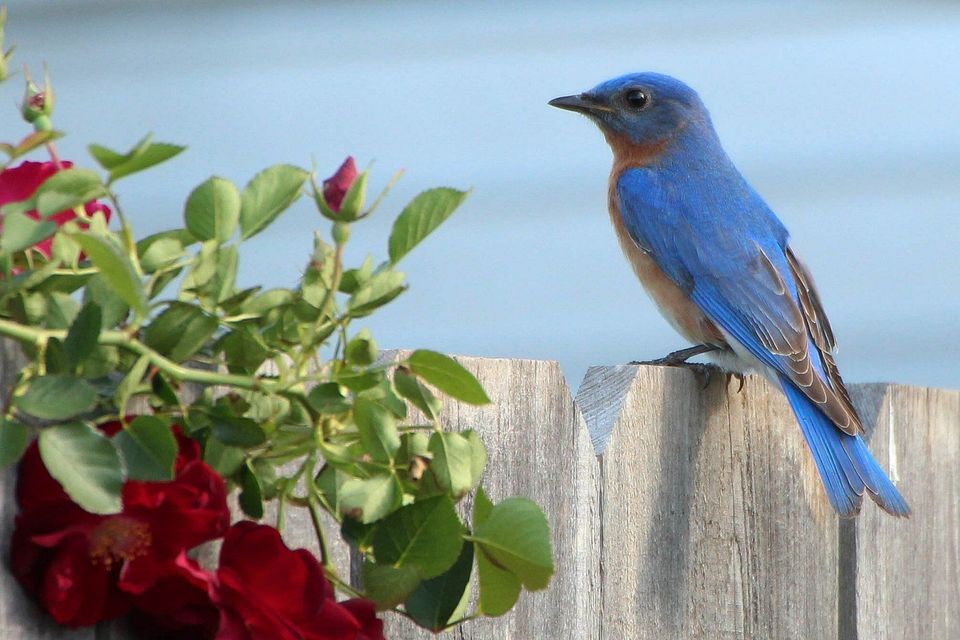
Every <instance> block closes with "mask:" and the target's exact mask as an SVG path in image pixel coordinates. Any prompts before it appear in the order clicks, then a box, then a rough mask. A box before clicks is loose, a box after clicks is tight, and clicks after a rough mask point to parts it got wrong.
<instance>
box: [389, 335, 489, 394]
mask: <svg viewBox="0 0 960 640" xmlns="http://www.w3.org/2000/svg"><path fill="white" fill-rule="evenodd" d="M407 365H408V366H409V367H410V369H412V370H413V372H414V373H416V374H417V375H418V376H420V377H421V378H423V379H424V380H426V381H427V382H429V383H430V384H432V385H433V386H435V387H436V388H437V389H439V390H440V391H443V392H444V393H445V394H447V395H449V396H452V397H454V398H456V399H457V400H460V401H462V402H466V403H468V404H476V405H480V404H488V403H489V402H490V398H489V397H487V393H486V392H485V391H484V390H483V386H481V384H480V382H479V381H478V380H477V379H476V378H475V377H474V375H473V374H472V373H470V372H469V371H467V370H466V369H464V368H463V366H461V365H460V363H458V362H457V361H456V360H454V359H453V358H451V357H450V356H446V355H444V354H442V353H437V352H436V351H427V350H426V349H418V350H417V351H414V352H413V353H412V354H410V358H409V359H408V360H407Z"/></svg>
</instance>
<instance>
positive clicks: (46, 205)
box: [37, 169, 106, 218]
mask: <svg viewBox="0 0 960 640" xmlns="http://www.w3.org/2000/svg"><path fill="white" fill-rule="evenodd" d="M105 194H106V189H104V186H103V183H102V182H100V176H98V175H97V172H96V171H91V170H90V169H65V170H63V171H58V172H57V173H55V174H53V175H52V176H50V177H49V178H47V179H46V181H44V183H43V184H42V185H41V186H40V188H39V189H38V190H37V211H38V212H39V213H40V217H42V218H46V217H49V216H51V215H53V214H54V213H60V212H61V211H67V210H68V209H73V208H74V207H79V206H82V205H84V204H86V203H88V202H90V201H92V200H96V199H97V198H100V197H102V196H103V195H105Z"/></svg>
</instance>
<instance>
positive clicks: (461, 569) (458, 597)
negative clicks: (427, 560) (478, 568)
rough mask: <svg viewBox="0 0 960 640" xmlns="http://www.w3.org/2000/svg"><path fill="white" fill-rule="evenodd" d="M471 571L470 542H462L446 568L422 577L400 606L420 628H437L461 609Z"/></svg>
mask: <svg viewBox="0 0 960 640" xmlns="http://www.w3.org/2000/svg"><path fill="white" fill-rule="evenodd" d="M472 571H473V545H472V544H471V543H469V542H468V543H466V544H464V545H463V548H462V549H461V550H460V556H459V557H458V558H457V561H456V562H454V563H453V566H452V567H450V568H449V569H448V570H447V571H445V572H444V573H442V574H440V575H439V576H437V577H436V578H431V579H430V580H424V581H423V582H422V583H420V586H419V587H417V589H416V590H415V591H414V592H413V593H411V594H410V596H409V597H408V598H407V600H406V602H405V603H404V609H406V611H407V613H408V614H410V616H411V617H412V618H413V619H414V621H415V622H416V623H417V624H419V625H420V626H421V627H425V628H427V629H430V630H431V631H440V630H441V629H443V628H444V627H446V626H447V624H448V623H450V622H451V621H452V620H453V619H454V618H455V617H459V616H458V615H457V612H458V611H459V610H462V609H463V608H464V607H465V606H466V603H467V600H469V595H470V574H471V573H472Z"/></svg>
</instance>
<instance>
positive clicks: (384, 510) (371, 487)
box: [340, 475, 402, 524]
mask: <svg viewBox="0 0 960 640" xmlns="http://www.w3.org/2000/svg"><path fill="white" fill-rule="evenodd" d="M401 495H402V490H401V487H400V483H399V482H398V481H397V479H396V477H394V476H392V475H382V476H374V477H373V478H351V479H350V480H347V481H346V482H344V483H343V487H342V488H341V492H340V508H341V510H342V511H343V514H344V515H346V516H348V517H350V518H353V519H355V520H359V521H360V522H363V523H364V524H369V523H371V522H374V521H376V520H379V519H380V518H382V517H383V516H385V515H387V514H388V513H390V512H391V511H393V510H394V509H396V508H397V507H399V506H400V498H401Z"/></svg>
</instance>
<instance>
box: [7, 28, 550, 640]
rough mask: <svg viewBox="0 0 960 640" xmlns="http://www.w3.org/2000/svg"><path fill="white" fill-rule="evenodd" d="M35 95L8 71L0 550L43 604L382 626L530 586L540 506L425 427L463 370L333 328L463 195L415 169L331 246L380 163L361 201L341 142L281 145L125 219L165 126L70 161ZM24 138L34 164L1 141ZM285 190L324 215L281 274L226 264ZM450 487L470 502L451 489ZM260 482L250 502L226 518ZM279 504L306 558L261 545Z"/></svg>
mask: <svg viewBox="0 0 960 640" xmlns="http://www.w3.org/2000/svg"><path fill="white" fill-rule="evenodd" d="M4 17H5V13H4V12H2V11H0V27H2V26H3V19H4ZM2 33H3V30H2V28H0V39H2ZM0 51H2V42H0ZM9 57H10V52H9V51H8V52H5V53H2V54H0V80H2V79H3V77H5V74H6V71H5V70H6V68H7V63H8V62H9ZM53 106H54V100H53V92H52V89H51V84H50V82H49V79H47V80H45V82H44V86H43V87H42V88H41V87H38V86H36V85H35V84H34V83H33V82H32V80H30V78H29V74H27V92H26V97H25V100H24V103H23V105H22V109H21V112H22V114H23V116H24V118H25V119H26V120H27V122H29V123H30V124H31V125H32V127H33V131H32V132H31V133H29V134H28V135H27V136H25V137H24V138H23V139H21V140H20V141H19V142H17V143H0V151H2V152H3V153H5V154H6V155H7V162H5V163H0V217H2V221H0V224H2V233H0V337H2V338H4V339H8V340H14V341H16V342H17V343H18V344H19V345H20V347H21V348H22V351H23V354H24V355H25V359H26V364H25V365H24V366H23V367H22V368H21V369H20V371H19V372H18V373H17V375H16V376H15V380H14V381H13V383H12V386H11V388H9V389H5V390H4V397H5V399H6V401H5V403H4V404H3V412H2V415H0V465H7V464H13V463H16V462H17V461H18V460H19V461H20V475H19V482H18V491H17V496H18V502H19V506H20V513H19V514H18V516H17V519H16V524H15V531H14V535H13V540H12V544H11V556H10V566H11V568H12V570H13V572H14V574H15V576H16V578H17V580H19V582H20V583H21V584H22V585H23V587H24V589H25V590H26V591H27V592H28V593H29V594H31V595H32V596H33V597H35V598H36V599H37V600H38V601H39V602H40V604H41V605H42V606H43V607H44V608H45V609H46V610H47V611H48V612H49V613H50V615H51V616H52V617H53V618H54V619H55V620H56V621H57V622H59V623H61V624H65V625H69V626H86V625H92V624H95V623H97V622H99V621H102V620H107V619H110V618H113V617H116V616H119V615H122V614H124V613H128V612H129V613H130V614H131V615H133V616H134V619H135V620H136V621H139V622H138V624H140V625H141V626H140V628H141V629H144V630H148V631H150V633H152V634H153V635H156V636H157V637H164V638H170V637H182V638H218V639H219V640H261V639H263V640H266V639H268V638H269V639H273V638H281V639H286V638H290V639H291V640H292V639H293V638H305V639H306V638H313V639H330V640H380V639H381V638H383V636H384V631H383V626H384V623H383V620H382V618H380V617H379V616H378V612H381V611H394V612H396V613H398V614H401V615H403V617H404V618H405V619H408V620H411V621H413V622H415V623H416V624H419V625H421V626H423V627H425V628H427V629H430V630H432V631H436V632H439V631H442V630H444V629H447V628H449V627H452V626H456V625H458V624H460V623H462V622H464V621H466V620H469V619H471V618H473V617H476V616H480V615H489V616H498V615H502V614H504V613H506V612H507V611H508V610H510V609H511V608H512V607H513V605H514V603H515V602H516V601H517V598H518V597H519V596H520V593H521V591H522V589H523V588H526V589H528V590H538V589H544V588H546V587H547V585H548V583H549V581H550V577H551V575H552V573H553V559H552V549H551V547H550V532H549V527H548V524H547V521H546V518H545V517H544V515H543V513H542V511H541V510H540V509H539V507H537V505H536V504H534V503H533V502H532V501H530V500H528V499H526V498H522V497H511V498H505V499H503V500H501V501H500V502H498V503H497V504H494V503H492V502H491V501H490V500H489V499H488V497H487V496H486V494H485V493H484V492H483V490H482V487H481V482H482V480H483V475H484V472H485V468H486V462H487V451H486V448H485V447H484V445H483V442H482V441H481V438H480V436H479V435H478V433H476V432H474V431H472V430H468V431H464V432H462V433H455V432H451V431H448V430H447V429H445V428H444V424H445V419H446V415H447V414H446V413H445V409H444V402H445V401H450V400H453V401H458V402H463V403H467V404H473V405H483V404H486V403H488V402H490V399H489V398H488V397H487V395H486V392H485V391H484V389H483V387H482V386H481V385H480V383H479V382H478V381H477V380H476V378H474V376H473V375H472V374H471V373H470V372H469V371H467V370H466V369H465V368H464V367H463V366H461V365H460V364H459V363H458V362H457V361H456V360H454V359H452V358H450V357H448V356H446V355H443V354H440V353H436V352H433V351H428V350H423V349H420V350H415V351H413V352H410V353H408V354H406V355H403V356H397V355H395V356H393V357H383V356H382V355H381V353H380V350H379V348H378V346H377V344H376V342H375V340H374V338H373V336H372V335H371V333H370V331H369V330H368V329H366V328H358V326H357V325H358V323H360V322H363V321H364V319H365V318H367V317H368V316H370V315H371V314H374V313H376V312H378V310H379V309H381V308H382V307H383V306H385V305H387V304H389V303H391V302H392V301H393V300H395V299H396V298H397V297H399V296H400V295H402V294H403V293H404V291H406V289H407V284H406V282H405V278H404V275H403V273H401V272H400V271H399V270H398V265H399V263H400V262H401V261H402V260H403V259H404V258H405V256H406V255H407V254H409V253H410V252H411V251H412V250H414V249H415V248H416V247H418V246H419V245H420V244H421V243H422V242H423V241H424V240H425V239H426V238H427V236H429V235H430V234H431V233H432V232H434V231H435V230H436V229H437V228H438V227H439V226H440V225H441V224H442V223H443V222H444V221H445V220H446V219H447V218H448V217H449V216H450V215H451V214H452V213H453V212H454V210H455V209H456V208H457V207H458V206H459V205H460V204H461V203H462V202H463V201H464V199H465V198H466V197H467V195H468V194H467V192H465V191H460V190H457V189H452V188H435V189H428V190H426V191H423V192H421V193H420V194H419V195H417V196H416V197H415V198H413V200H412V201H411V202H410V203H408V204H407V205H406V206H405V207H404V208H403V209H402V210H401V212H400V213H399V215H398V216H397V218H396V219H395V221H394V223H393V225H392V228H391V232H390V237H389V240H388V244H387V251H386V253H387V256H386V258H385V259H384V260H382V261H379V262H377V263H375V262H374V260H373V258H372V257H368V258H367V259H366V260H365V261H364V262H362V263H361V264H358V265H355V266H352V267H348V266H347V265H346V264H345V261H344V254H345V245H346V244H347V242H348V241H349V239H350V236H351V232H352V229H353V226H354V225H355V224H358V223H360V222H362V221H363V220H365V219H366V218H368V217H369V216H370V215H371V214H372V213H373V212H374V210H375V209H377V207H378V206H379V204H380V203H381V201H382V200H383V198H384V196H385V195H386V194H387V192H388V191H389V189H390V187H391V185H392V184H393V182H392V181H391V182H389V183H388V184H387V185H386V187H384V189H383V191H382V192H381V194H380V196H379V197H377V198H375V199H374V200H373V203H372V204H370V205H368V204H367V198H366V195H367V185H368V179H369V175H368V172H367V171H358V169H357V166H356V163H355V162H354V160H353V158H351V157H348V158H347V159H346V160H345V161H344V162H343V163H342V164H341V165H340V167H339V169H338V170H337V171H336V172H334V174H333V175H332V176H330V177H329V178H327V179H325V180H318V176H317V175H316V173H315V172H310V171H307V170H305V169H302V168H300V167H296V166H293V165H290V164H276V165H273V166H271V167H268V168H267V169H264V170H263V171H261V172H260V173H258V174H256V175H255V176H254V177H253V178H251V179H250V181H249V182H248V183H247V184H246V185H245V186H244V187H242V188H240V187H238V186H237V185H235V184H234V183H233V182H231V181H229V180H226V179H224V178H221V177H217V176H213V177H211V178H209V179H207V180H205V181H204V182H202V183H201V184H199V185H197V186H196V187H195V188H194V189H193V190H192V191H191V192H190V193H189V195H188V196H187V197H186V198H185V203H184V207H183V224H182V226H179V227H176V228H172V229H168V230H165V231H161V232H159V233H155V234H153V235H151V236H148V237H145V238H141V239H139V240H136V239H135V235H134V232H133V229H132V227H131V224H130V222H131V219H132V216H131V215H130V213H124V212H123V211H122V210H121V208H120V207H119V205H118V199H117V194H116V190H115V189H116V184H117V182H118V181H120V180H122V179H124V178H125V177H126V176H129V175H131V174H134V173H138V172H142V171H145V170H147V169H149V168H151V167H152V166H154V165H157V164H159V163H161V162H164V161H166V160H169V159H170V158H173V157H175V156H176V155H178V154H179V153H181V152H182V151H183V150H184V147H181V146H178V145H173V144H167V143H161V142H155V141H154V140H153V137H152V136H147V137H145V138H144V139H142V140H141V141H139V142H138V143H136V144H135V145H134V146H133V147H132V148H131V149H129V150H127V151H116V150H113V149H109V148H106V147H104V146H101V145H90V147H89V151H90V154H91V156H92V157H93V160H94V161H95V162H96V164H97V165H98V166H99V169H98V170H93V169H89V168H82V167H78V166H76V165H73V164H72V163H70V162H67V161H62V160H61V159H60V158H59V156H58V154H57V150H56V147H55V141H56V140H57V139H58V138H59V137H60V135H61V134H60V133H59V132H57V131H56V129H55V128H54V126H53V119H52V118H53ZM41 149H45V151H46V152H47V154H48V155H49V157H50V161H49V162H32V161H26V162H23V161H22V157H23V156H25V155H27V154H29V153H32V152H34V151H37V150H41ZM15 162H19V164H17V165H16V166H11V165H13V164H14V163H15ZM397 177H399V174H398V175H397V176H396V177H395V178H394V180H396V178H397ZM304 195H307V196H309V198H308V200H309V201H312V204H313V205H314V206H315V208H316V212H317V213H319V214H320V216H322V217H323V218H326V219H327V220H329V221H331V222H332V225H331V228H330V232H329V234H323V233H319V232H318V233H316V235H315V238H314V248H313V252H312V254H311V255H310V256H309V259H308V260H306V267H305V269H304V270H303V275H302V278H301V279H300V281H299V282H297V283H296V284H295V285H294V286H292V287H289V288H284V287H274V288H264V287H263V286H262V285H258V284H256V283H249V284H245V285H241V284H240V282H239V281H238V272H239V265H240V262H241V259H242V257H243V256H244V255H246V254H247V253H248V252H245V251H244V248H245V247H246V246H249V245H247V244H245V243H248V242H250V241H251V239H253V238H255V236H257V235H258V234H259V233H261V232H262V231H264V230H265V229H266V228H268V227H269V226H270V225H271V224H272V223H273V222H274V221H275V220H276V219H277V218H278V217H279V216H280V215H282V214H283V213H284V212H286V211H288V210H289V209H291V207H293V206H294V205H295V204H296V203H297V202H298V201H300V200H301V198H302V197H303V196H304ZM111 214H112V215H111ZM111 221H112V222H113V224H114V226H118V227H119V228H118V229H116V230H113V229H111V228H110V223H111ZM325 224H326V223H325ZM281 257H282V256H281ZM6 373H7V372H5V374H6ZM9 377H10V376H5V379H9ZM134 406H136V407H137V408H136V409H132V408H131V407H134ZM131 413H138V414H141V415H137V416H133V415H129V414H131ZM231 491H233V492H235V495H236V502H235V504H237V505H238V509H236V510H235V511H234V512H233V513H231V512H230V510H228V508H227V503H228V502H227V496H228V493H229V492H231ZM471 494H472V495H473V499H474V510H473V517H472V521H471V522H470V523H469V524H468V523H467V522H465V521H464V520H463V519H462V517H461V515H460V511H458V509H457V503H458V502H459V501H461V500H463V499H464V497H466V496H468V495H471ZM268 503H272V504H273V505H275V508H274V509H273V511H272V513H273V514H275V515H271V516H270V523H269V524H265V523H255V522H250V521H244V520H242V519H243V518H249V519H251V520H257V521H262V520H264V519H265V518H266V516H267V514H268V513H270V512H268V511H267V509H266V508H265V505H267V504H268ZM290 509H303V510H305V511H306V512H307V513H308V514H309V517H310V522H311V523H312V525H313V529H314V533H315V536H316V542H317V546H318V548H319V551H320V553H319V557H314V556H313V555H311V554H310V553H309V552H308V551H306V550H304V549H295V550H291V548H290V547H288V546H287V545H286V544H285V543H284V542H283V539H282V538H281V531H282V530H283V529H284V525H285V514H286V513H287V512H288V511H289V510H290ZM231 520H233V521H234V524H233V525H232V526H231V525H230V523H231ZM238 520H241V521H238ZM331 521H333V522H335V523H336V526H335V527H333V528H331V527H330V525H329V524H328V523H330V522H331ZM334 533H336V534H339V536H340V537H341V538H342V539H343V540H344V541H346V543H348V544H350V545H352V547H353V548H354V550H355V551H356V552H357V553H358V554H359V555H360V556H361V557H362V560H363V562H362V573H363V584H364V590H363V591H358V590H357V587H356V586H355V585H351V584H350V583H349V582H348V581H346V580H345V579H344V578H343V577H342V576H343V575H344V574H345V569H346V568H345V567H337V566H336V564H335V562H334V560H333V558H332V554H330V552H329V539H330V537H331V535H332V534H334ZM220 538H223V544H222V548H221V553H220V556H219V563H218V564H216V565H214V566H204V565H202V564H201V563H200V562H199V561H198V560H197V559H196V558H197V557H198V556H197V553H196V550H197V547H198V545H202V544H205V543H207V542H210V541H212V540H218V539H220ZM296 542H297V543H299V541H296ZM291 546H294V547H298V546H303V545H302V544H293V545H291ZM474 577H475V578H476V580H474ZM474 582H475V583H476V584H477V586H478V589H479V598H478V599H474V600H475V601H478V602H479V604H478V605H477V607H476V608H475V609H474V610H473V611H470V610H469V609H468V605H469V604H470V602H471V601H472V600H471V598H470V589H471V584H472V583H474ZM337 591H339V592H340V593H341V594H343V595H342V597H341V600H339V601H338V600H337V597H336V592H337Z"/></svg>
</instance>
